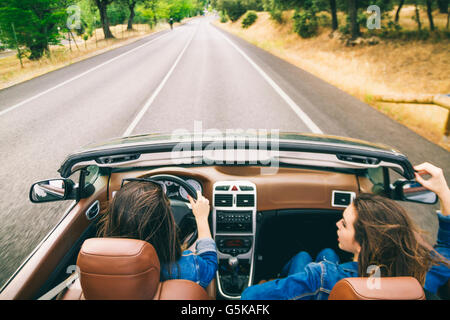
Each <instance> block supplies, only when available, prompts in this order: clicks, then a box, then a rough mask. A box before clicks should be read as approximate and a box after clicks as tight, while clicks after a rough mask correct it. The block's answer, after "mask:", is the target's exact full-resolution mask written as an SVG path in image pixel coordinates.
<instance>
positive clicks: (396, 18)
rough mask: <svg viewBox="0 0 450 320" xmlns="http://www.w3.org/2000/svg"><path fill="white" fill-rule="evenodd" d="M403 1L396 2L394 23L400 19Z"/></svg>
mask: <svg viewBox="0 0 450 320" xmlns="http://www.w3.org/2000/svg"><path fill="white" fill-rule="evenodd" d="M404 3H405V0H400V2H399V3H398V8H397V11H396V12H395V23H398V20H399V19H400V10H401V9H402V7H403V4H404Z"/></svg>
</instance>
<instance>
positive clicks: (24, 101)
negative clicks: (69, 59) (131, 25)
mask: <svg viewBox="0 0 450 320" xmlns="http://www.w3.org/2000/svg"><path fill="white" fill-rule="evenodd" d="M169 34H171V33H170V32H168V33H165V34H163V35H162V36H159V37H157V38H155V39H153V40H151V41H149V42H146V43H144V44H142V45H140V46H138V47H136V48H134V49H131V50H130V51H127V52H124V53H122V54H120V55H118V56H117V57H114V58H112V59H111V60H108V61H105V62H103V63H101V64H99V65H98V66H96V67H94V68H91V69H89V70H87V71H85V72H83V73H81V74H79V75H77V76H75V77H73V78H70V79H68V80H66V81H64V82H61V83H60V84H58V85H56V86H54V87H51V88H50V89H47V90H45V91H42V92H41V93H39V94H37V95H34V96H32V97H30V98H28V99H26V100H23V101H22V102H19V103H17V104H15V105H13V106H12V107H9V108H7V109H5V110H3V111H1V112H0V116H2V115H4V114H6V113H8V112H9V111H12V110H14V109H17V108H18V107H20V106H23V105H24V104H26V103H28V102H30V101H32V100H34V99H37V98H39V97H41V96H43V95H44V94H47V93H49V92H51V91H53V90H55V89H58V88H59V87H62V86H64V85H66V84H68V83H70V82H72V81H74V80H77V79H79V78H81V77H82V76H85V75H87V74H88V73H91V72H92V71H95V70H97V69H99V68H101V67H103V66H105V65H107V64H109V63H111V62H113V61H115V60H117V59H119V58H121V57H123V56H126V55H127V54H130V53H132V52H134V51H136V50H138V49H140V48H142V47H145V46H147V45H149V44H150V43H152V42H154V41H156V40H158V39H161V38H163V37H165V36H167V35H169Z"/></svg>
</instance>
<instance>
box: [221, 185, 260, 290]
mask: <svg viewBox="0 0 450 320" xmlns="http://www.w3.org/2000/svg"><path fill="white" fill-rule="evenodd" d="M213 190H214V191H213V204H214V205H213V234H214V240H215V241H216V245H217V249H218V260H219V268H218V270H217V274H216V276H217V286H218V290H219V293H220V295H221V296H223V297H224V298H227V299H239V298H240V296H241V293H242V291H243V290H244V289H245V288H247V287H248V286H249V285H251V282H252V278H253V256H254V250H255V233H256V185H255V184H254V183H252V182H250V181H219V182H216V183H215V184H214V185H213Z"/></svg>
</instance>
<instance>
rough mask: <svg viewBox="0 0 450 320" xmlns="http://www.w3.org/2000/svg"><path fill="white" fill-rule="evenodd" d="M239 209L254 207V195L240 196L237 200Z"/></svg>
mask: <svg viewBox="0 0 450 320" xmlns="http://www.w3.org/2000/svg"><path fill="white" fill-rule="evenodd" d="M236 206H237V207H254V206H255V196H254V195H252V194H238V195H237V199H236Z"/></svg>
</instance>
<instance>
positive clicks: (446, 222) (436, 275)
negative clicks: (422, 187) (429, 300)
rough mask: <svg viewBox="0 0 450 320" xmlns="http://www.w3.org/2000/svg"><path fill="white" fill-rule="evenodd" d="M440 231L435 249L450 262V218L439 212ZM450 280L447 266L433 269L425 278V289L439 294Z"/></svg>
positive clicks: (449, 271)
mask: <svg viewBox="0 0 450 320" xmlns="http://www.w3.org/2000/svg"><path fill="white" fill-rule="evenodd" d="M438 219H439V231H438V235H437V242H436V245H435V246H434V249H436V251H437V252H438V253H439V254H441V255H442V256H444V257H445V258H447V259H449V260H450V216H444V215H443V214H441V213H440V212H439V211H438ZM448 279H450V269H449V268H448V267H447V266H445V265H438V266H433V267H431V269H430V271H428V273H427V276H426V278H425V286H424V288H425V289H426V290H428V291H430V292H432V293H437V291H438V289H439V287H441V286H442V285H443V284H445V283H446V282H447V281H448Z"/></svg>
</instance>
